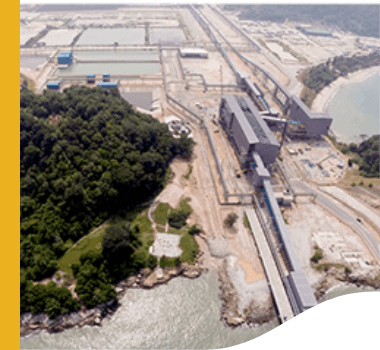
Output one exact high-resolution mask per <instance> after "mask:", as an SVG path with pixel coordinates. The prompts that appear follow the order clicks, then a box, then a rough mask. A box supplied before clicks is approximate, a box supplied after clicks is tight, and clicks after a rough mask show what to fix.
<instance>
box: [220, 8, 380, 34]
mask: <svg viewBox="0 0 380 350" xmlns="http://www.w3.org/2000/svg"><path fill="white" fill-rule="evenodd" d="M224 8H225V9H227V10H232V11H240V16H239V17H240V18H241V19H251V20H255V21H271V22H279V23H282V22H284V21H286V20H290V21H298V22H311V23H315V22H318V23H321V24H325V25H329V26H336V27H338V28H340V29H341V30H344V31H348V32H352V33H355V34H357V35H361V36H368V37H376V38H378V37H379V6H378V5H374V4H373V5H369V4H366V5H364V4H363V5H362V4H360V5H359V4H358V5H312V4H310V5H307V6H305V5H279V4H276V5H225V6H224Z"/></svg>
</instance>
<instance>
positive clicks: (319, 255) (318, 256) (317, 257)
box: [310, 249, 323, 264]
mask: <svg viewBox="0 0 380 350" xmlns="http://www.w3.org/2000/svg"><path fill="white" fill-rule="evenodd" d="M322 258H323V255H322V249H317V250H316V251H315V253H314V255H313V256H312V257H311V259H310V260H311V261H312V262H314V263H316V264H317V263H318V262H319V260H321V259H322Z"/></svg>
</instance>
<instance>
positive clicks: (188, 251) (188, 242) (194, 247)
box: [179, 233, 199, 263]
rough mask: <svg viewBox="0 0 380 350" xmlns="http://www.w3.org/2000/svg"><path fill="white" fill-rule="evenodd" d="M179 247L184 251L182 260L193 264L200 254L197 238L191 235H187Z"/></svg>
mask: <svg viewBox="0 0 380 350" xmlns="http://www.w3.org/2000/svg"><path fill="white" fill-rule="evenodd" d="M179 247H180V248H181V249H182V255H181V257H180V260H181V261H182V262H184V261H186V262H188V263H193V262H194V259H195V256H196V255H197V254H198V252H199V246H198V243H197V241H196V240H195V238H194V237H193V236H192V235H190V234H189V233H185V234H184V235H183V237H182V238H181V241H180V242H179Z"/></svg>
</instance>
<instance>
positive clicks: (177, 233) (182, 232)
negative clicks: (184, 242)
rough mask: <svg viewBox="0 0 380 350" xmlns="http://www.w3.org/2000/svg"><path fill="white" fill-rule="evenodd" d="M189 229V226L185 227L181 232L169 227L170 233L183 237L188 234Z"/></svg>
mask: <svg viewBox="0 0 380 350" xmlns="http://www.w3.org/2000/svg"><path fill="white" fill-rule="evenodd" d="M188 229H189V227H188V226H184V227H182V228H181V229H179V230H178V229H176V228H174V227H170V226H169V229H168V233H175V234H176V235H182V234H185V233H187V231H188Z"/></svg>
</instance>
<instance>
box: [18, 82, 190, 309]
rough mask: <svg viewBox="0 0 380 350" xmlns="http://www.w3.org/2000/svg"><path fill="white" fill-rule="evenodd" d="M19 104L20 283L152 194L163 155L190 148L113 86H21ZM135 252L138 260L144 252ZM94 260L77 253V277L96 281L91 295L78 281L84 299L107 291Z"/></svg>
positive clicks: (162, 173)
mask: <svg viewBox="0 0 380 350" xmlns="http://www.w3.org/2000/svg"><path fill="white" fill-rule="evenodd" d="M20 107H21V110H20V118H21V125H20V132H21V134H20V162H21V164H20V178H21V261H20V264H21V273H22V276H23V278H24V280H25V281H28V280H34V281H36V280H41V279H43V278H46V277H50V276H51V275H52V274H53V273H54V272H55V271H56V269H57V262H56V260H57V259H58V258H59V257H60V256H62V255H63V254H64V253H65V251H66V250H67V249H69V248H70V247H71V246H72V244H73V242H76V241H77V240H78V239H80V238H81V237H82V236H84V235H85V234H87V233H88V232H89V231H90V229H91V228H93V227H96V226H98V225H99V224H101V223H102V222H103V221H104V220H105V219H106V218H108V217H110V216H111V215H113V214H115V213H116V212H118V211H119V210H120V209H130V208H133V207H134V206H136V205H137V204H139V203H143V202H146V201H147V200H149V199H151V198H153V196H155V195H156V194H157V192H158V191H160V190H161V189H162V187H163V184H164V182H165V179H166V174H167V169H168V165H169V163H170V161H171V160H172V159H173V158H174V157H175V156H177V155H181V156H185V157H188V156H189V155H190V154H191V148H192V146H193V141H192V140H189V139H187V138H186V137H181V139H178V140H176V139H174V138H173V137H172V136H171V134H170V133H169V131H168V129H167V127H166V125H164V124H161V123H159V122H158V121H157V120H155V119H153V118H152V117H150V116H147V115H144V114H141V113H138V112H135V111H134V110H133V108H132V106H131V105H130V104H129V103H128V102H126V101H125V100H123V99H122V98H121V97H120V95H119V93H118V90H117V89H111V91H110V92H108V91H106V90H103V89H102V88H94V89H90V88H86V87H71V88H68V89H65V90H64V92H63V93H58V94H57V93H56V92H52V91H45V92H44V94H42V95H35V94H34V93H33V92H31V91H29V90H28V89H25V90H23V91H21V93H20ZM136 229H137V228H133V229H130V230H129V231H128V235H129V236H128V237H129V238H130V241H129V243H131V244H132V243H133V242H134V243H135V244H137V243H138V242H135V241H136V240H135V236H134V235H135V233H136V231H135V230H136ZM103 249H104V247H103ZM144 252H145V251H144ZM144 252H143V253H144ZM105 254H107V248H106V250H105ZM140 255H141V256H140V257H139V258H140V260H143V259H145V258H147V257H148V256H147V254H145V253H144V254H140ZM103 258H104V257H103ZM111 260H112V259H111ZM136 260H138V259H136ZM107 261H108V260H107ZM99 264H100V265H99ZM102 264H103V265H104V264H106V262H105V261H103V262H101V259H100V258H99V257H96V256H95V257H94V256H90V257H88V256H85V257H83V258H82V259H81V262H80V267H79V268H78V269H77V270H76V273H75V275H76V276H77V279H78V281H79V280H83V282H84V284H85V280H86V279H88V278H89V276H91V278H90V279H94V281H97V282H96V283H98V284H97V286H98V287H97V288H98V294H97V295H96V296H93V297H90V296H89V297H88V298H87V296H84V295H85V294H86V293H85V292H82V290H81V287H80V285H81V283H79V289H78V295H82V297H83V298H84V299H82V301H83V300H86V301H84V302H85V304H86V305H93V304H94V303H98V302H101V301H104V300H106V299H108V298H109V297H110V295H113V291H112V290H111V289H110V288H109V287H108V285H109V282H110V281H112V280H114V278H113V277H114V276H112V275H110V274H109V271H108V272H107V271H106V270H109V269H107V266H106V265H104V268H102ZM108 264H111V261H108ZM93 267H95V269H96V274H98V275H97V277H96V276H95V275H94V274H95V270H94V269H93ZM103 272H104V273H103ZM25 283H26V284H28V283H27V282H25ZM94 283H95V282H94ZM28 285H29V284H28ZM77 288H78V286H77ZM91 288H92V286H91ZM84 289H86V288H84ZM87 299H88V300H87ZM26 309H28V308H24V310H26ZM66 309H67V308H64V309H63V311H65V310H66ZM22 310H23V309H22Z"/></svg>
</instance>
